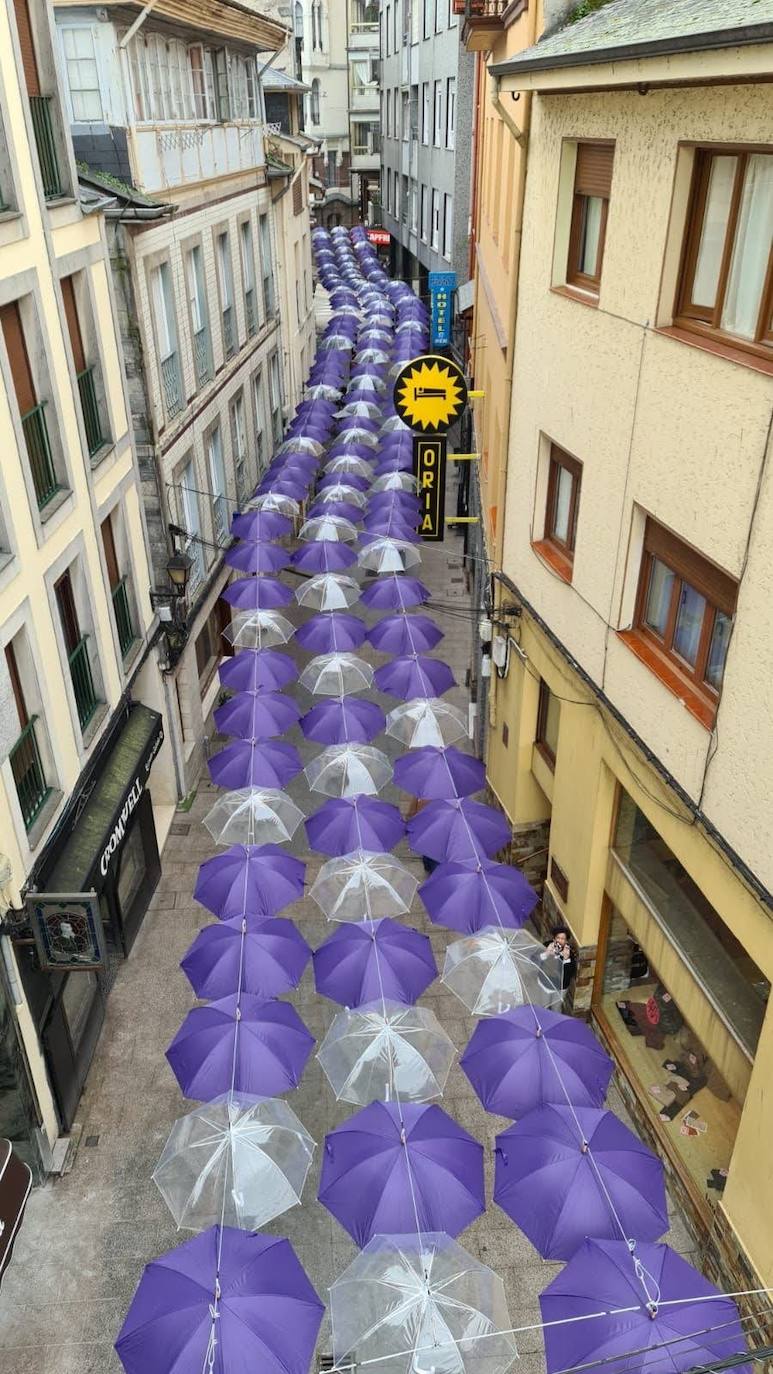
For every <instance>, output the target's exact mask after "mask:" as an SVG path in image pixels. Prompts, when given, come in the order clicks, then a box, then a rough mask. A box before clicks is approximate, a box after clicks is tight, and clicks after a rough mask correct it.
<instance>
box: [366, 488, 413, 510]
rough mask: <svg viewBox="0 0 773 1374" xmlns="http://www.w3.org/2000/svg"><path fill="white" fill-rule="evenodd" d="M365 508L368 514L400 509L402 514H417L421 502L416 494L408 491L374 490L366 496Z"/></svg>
mask: <svg viewBox="0 0 773 1374" xmlns="http://www.w3.org/2000/svg"><path fill="white" fill-rule="evenodd" d="M366 509H367V511H368V514H369V515H373V514H375V512H376V511H382V512H383V511H387V512H388V511H401V512H402V514H403V515H418V514H419V513H420V511H421V502H420V500H419V498H418V496H413V495H412V494H411V492H409V491H375V492H373V493H372V495H371V496H370V497H369V498H368V504H367V507H366Z"/></svg>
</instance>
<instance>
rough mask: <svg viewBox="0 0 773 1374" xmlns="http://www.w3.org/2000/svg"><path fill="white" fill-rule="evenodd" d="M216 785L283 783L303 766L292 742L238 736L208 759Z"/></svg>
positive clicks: (282, 785)
mask: <svg viewBox="0 0 773 1374" xmlns="http://www.w3.org/2000/svg"><path fill="white" fill-rule="evenodd" d="M207 768H208V769H209V776H210V777H211V779H212V781H213V782H214V783H216V784H217V786H218V787H228V788H232V789H233V788H239V787H285V786H286V785H287V783H288V782H290V780H291V778H294V777H296V776H297V774H298V773H300V771H301V769H302V768H303V764H302V763H301V760H300V755H299V754H298V750H297V749H296V748H295V746H294V745H292V744H278V743H276V741H272V740H253V739H249V740H246V739H238V740H235V741H234V742H233V744H228V745H226V747H225V749H220V750H219V751H218V753H217V754H213V755H212V757H211V758H210V759H208V760H207Z"/></svg>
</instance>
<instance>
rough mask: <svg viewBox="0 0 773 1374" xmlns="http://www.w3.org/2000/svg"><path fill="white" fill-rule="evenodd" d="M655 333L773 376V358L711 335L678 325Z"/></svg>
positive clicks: (663, 328) (665, 326)
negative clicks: (750, 351) (764, 356)
mask: <svg viewBox="0 0 773 1374" xmlns="http://www.w3.org/2000/svg"><path fill="white" fill-rule="evenodd" d="M655 333H656V334H663V335H665V337H666V338H667V339H677V340H678V341H679V343H683V344H687V345H688V347H690V348H698V349H700V351H701V352H702V353H713V354H714V356H715V357H717V358H726V359H727V361H728V362H731V363H737V364H738V366H739V367H748V368H749V369H750V370H751V371H752V372H762V373H763V374H764V375H765V376H766V377H771V376H773V358H763V357H761V356H760V355H759V354H757V353H749V352H748V351H747V350H746V349H745V348H734V347H733V345H732V344H729V343H725V342H724V341H723V340H722V339H715V338H712V337H711V335H709V334H701V333H699V331H698V330H692V329H685V328H684V327H683V326H682V325H678V324H669V325H661V326H660V327H659V328H658V329H656V330H655Z"/></svg>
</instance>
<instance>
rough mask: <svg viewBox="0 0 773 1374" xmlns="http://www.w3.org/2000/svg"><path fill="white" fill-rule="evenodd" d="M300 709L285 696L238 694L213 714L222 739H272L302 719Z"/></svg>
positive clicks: (266, 693)
mask: <svg viewBox="0 0 773 1374" xmlns="http://www.w3.org/2000/svg"><path fill="white" fill-rule="evenodd" d="M300 714H301V712H300V708H299V707H298V705H297V704H296V702H294V701H293V699H292V697H288V696H284V695H283V693H282V692H259V693H256V692H238V693H237V694H236V696H233V697H231V698H230V699H229V700H228V701H226V702H225V703H224V704H223V705H222V706H218V707H217V709H216V710H215V711H214V712H213V719H214V722H215V725H216V726H217V728H218V730H219V732H220V734H221V735H235V736H236V737H237V738H238V739H271V737H272V736H273V735H283V734H284V733H285V731H286V730H289V729H291V728H292V726H293V725H295V724H296V723H297V721H298V720H299V719H300Z"/></svg>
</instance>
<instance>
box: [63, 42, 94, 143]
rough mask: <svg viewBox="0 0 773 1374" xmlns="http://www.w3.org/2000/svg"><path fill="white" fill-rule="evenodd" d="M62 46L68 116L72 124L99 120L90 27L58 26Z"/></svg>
mask: <svg viewBox="0 0 773 1374" xmlns="http://www.w3.org/2000/svg"><path fill="white" fill-rule="evenodd" d="M62 49H63V51H64V65H65V69H66V72H67V85H68V86H69V88H70V101H71V103H72V117H73V119H74V120H75V122H76V123H84V124H88V123H99V122H100V121H101V120H102V96H101V95H100V92H99V73H98V72H97V61H96V56H95V54H94V35H93V33H92V32H91V29H62Z"/></svg>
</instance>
